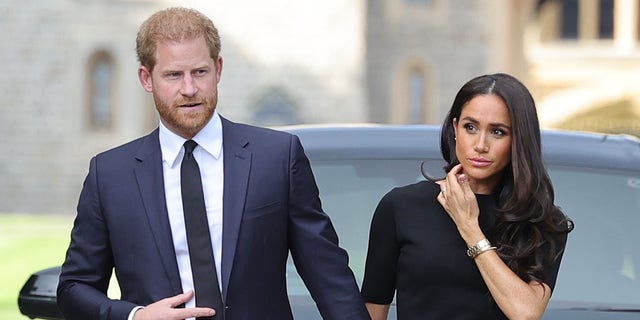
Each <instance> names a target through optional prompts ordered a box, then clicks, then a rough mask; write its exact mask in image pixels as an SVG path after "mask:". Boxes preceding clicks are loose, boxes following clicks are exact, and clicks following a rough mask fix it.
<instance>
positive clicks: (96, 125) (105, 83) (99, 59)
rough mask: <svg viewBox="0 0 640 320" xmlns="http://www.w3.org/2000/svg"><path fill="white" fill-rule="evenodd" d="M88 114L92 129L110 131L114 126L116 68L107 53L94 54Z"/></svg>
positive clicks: (91, 61)
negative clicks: (114, 78)
mask: <svg viewBox="0 0 640 320" xmlns="http://www.w3.org/2000/svg"><path fill="white" fill-rule="evenodd" d="M88 71H89V72H88V85H89V99H88V114H89V117H88V118H89V119H88V121H89V127H90V128H91V129H97V130H100V129H108V128H110V127H111V125H112V123H111V122H112V108H113V77H114V66H113V59H112V58H111V55H109V53H107V52H106V51H99V52H96V53H95V54H93V55H92V56H91V58H90V60H89V70H88Z"/></svg>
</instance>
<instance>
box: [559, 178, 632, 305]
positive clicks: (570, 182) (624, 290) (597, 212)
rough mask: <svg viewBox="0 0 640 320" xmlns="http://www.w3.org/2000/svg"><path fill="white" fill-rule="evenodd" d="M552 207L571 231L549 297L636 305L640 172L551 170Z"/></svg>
mask: <svg viewBox="0 0 640 320" xmlns="http://www.w3.org/2000/svg"><path fill="white" fill-rule="evenodd" d="M549 174H550V176H551V178H552V180H553V182H554V187H555V192H556V204H557V205H558V206H560V208H561V209H562V210H563V211H564V212H565V214H567V215H568V216H570V217H571V219H572V220H573V221H574V223H575V229H574V231H573V232H571V233H570V234H569V239H568V242H567V249H566V254H565V256H564V259H563V261H562V263H561V265H560V273H559V275H558V281H557V284H556V290H555V292H554V293H553V298H554V299H556V300H571V301H584V302H603V303H630V304H631V303H634V304H637V303H638V301H640V261H639V259H640V246H638V244H639V243H640V232H639V231H638V230H639V228H640V173H638V172H636V173H633V174H632V173H627V172H614V171H604V170H587V169H572V168H566V167H564V168H563V167H552V168H550V172H549Z"/></svg>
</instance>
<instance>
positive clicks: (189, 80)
mask: <svg viewBox="0 0 640 320" xmlns="http://www.w3.org/2000/svg"><path fill="white" fill-rule="evenodd" d="M196 93H198V86H197V84H196V82H195V80H194V79H193V77H191V76H190V75H187V76H185V77H184V79H183V80H182V87H181V88H180V94H182V95H183V96H185V97H193V96H194V95H195V94H196Z"/></svg>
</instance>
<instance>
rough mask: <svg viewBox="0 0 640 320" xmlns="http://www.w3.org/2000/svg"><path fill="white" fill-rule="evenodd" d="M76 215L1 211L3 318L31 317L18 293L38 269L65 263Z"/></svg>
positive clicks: (0, 308) (0, 298) (0, 313)
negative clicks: (20, 304) (24, 312)
mask: <svg viewBox="0 0 640 320" xmlns="http://www.w3.org/2000/svg"><path fill="white" fill-rule="evenodd" d="M72 224H73V216H71V215H69V216H52V215H27V214H4V213H0V257H1V258H0V284H2V290H0V319H8V320H13V319H28V318H27V317H26V316H23V315H22V314H21V313H20V310H19V309H18V293H19V292H20V289H21V288H22V286H23V285H24V283H25V282H26V281H27V279H28V278H29V276H30V275H31V274H32V273H33V272H35V271H38V270H41V269H46V268H49V267H53V266H56V265H60V264H62V262H63V260H64V255H65V252H66V250H67V246H68V245H69V234H70V231H71V226H72Z"/></svg>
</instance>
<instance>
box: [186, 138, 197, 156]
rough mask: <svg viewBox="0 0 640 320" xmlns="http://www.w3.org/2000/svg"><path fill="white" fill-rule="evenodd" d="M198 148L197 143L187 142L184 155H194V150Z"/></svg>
mask: <svg viewBox="0 0 640 320" xmlns="http://www.w3.org/2000/svg"><path fill="white" fill-rule="evenodd" d="M196 146H198V143H196V142H195V141H193V140H187V141H186V142H185V143H184V153H185V154H190V153H193V149H195V148H196Z"/></svg>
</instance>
